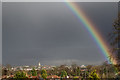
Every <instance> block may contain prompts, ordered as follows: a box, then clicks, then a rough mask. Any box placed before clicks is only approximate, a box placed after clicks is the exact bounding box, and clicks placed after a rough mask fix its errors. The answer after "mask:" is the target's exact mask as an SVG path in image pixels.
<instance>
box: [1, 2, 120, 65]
mask: <svg viewBox="0 0 120 80" xmlns="http://www.w3.org/2000/svg"><path fill="white" fill-rule="evenodd" d="M77 5H78V6H79V7H80V8H82V10H83V11H84V12H85V13H86V15H87V17H89V19H90V20H91V21H92V22H93V23H94V24H95V25H96V28H97V29H98V30H99V31H100V33H101V34H102V36H103V38H104V39H105V40H107V39H108V38H107V37H108V36H107V35H108V33H109V32H111V29H112V24H113V22H114V20H115V19H116V18H117V12H118V8H117V7H118V5H117V3H116V2H77ZM2 13H3V14H2V25H3V27H2V40H3V41H2V51H3V54H2V58H3V59H2V62H3V64H11V65H38V62H40V63H41V64H42V65H61V64H68V65H70V64H72V63H76V64H78V65H82V64H85V65H88V64H101V63H102V62H104V61H105V58H104V55H103V54H102V53H101V51H100V49H99V48H98V47H97V45H96V43H95V42H94V41H93V39H92V37H91V36H90V35H89V33H88V32H87V30H86V29H85V28H84V25H82V24H81V22H80V21H79V20H78V18H77V17H76V15H75V14H74V13H73V12H72V11H71V10H70V8H69V7H68V6H67V5H66V4H65V3H63V2H45V3H44V2H42V3H41V2H39V3H29V2H26V3H25V2H21V3H20V2H16V3H12V2H11V3H7V2H6V3H2Z"/></svg>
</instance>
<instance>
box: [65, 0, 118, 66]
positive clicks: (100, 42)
mask: <svg viewBox="0 0 120 80" xmlns="http://www.w3.org/2000/svg"><path fill="white" fill-rule="evenodd" d="M65 4H67V6H68V7H69V8H70V10H71V11H72V12H73V13H74V14H75V15H76V16H77V18H78V19H79V20H80V22H81V23H82V24H83V25H84V28H85V29H86V30H87V31H88V32H89V34H90V35H91V36H92V38H93V39H94V41H95V43H96V44H97V46H98V47H99V49H100V51H101V52H102V54H103V55H104V57H105V59H106V60H107V61H108V62H109V63H111V64H116V60H114V57H113V58H110V56H111V55H112V53H111V52H110V50H109V46H108V45H107V43H106V42H105V40H104V39H103V37H102V36H101V35H100V33H99V31H98V30H97V29H96V27H95V25H94V24H93V23H92V22H91V20H90V19H89V18H88V17H87V16H86V15H85V13H84V11H83V10H82V9H81V8H80V7H79V6H77V4H76V3H74V2H70V1H68V0H66V1H65Z"/></svg>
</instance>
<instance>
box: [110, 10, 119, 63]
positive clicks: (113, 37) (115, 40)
mask: <svg viewBox="0 0 120 80" xmlns="http://www.w3.org/2000/svg"><path fill="white" fill-rule="evenodd" d="M109 42H110V44H111V46H112V48H111V52H112V53H113V54H112V56H113V55H114V56H115V57H113V58H114V59H115V60H116V61H117V64H120V63H119V61H120V12H119V14H118V18H117V19H116V20H115V21H114V24H113V31H112V32H111V33H109ZM112 56H111V55H110V57H112Z"/></svg>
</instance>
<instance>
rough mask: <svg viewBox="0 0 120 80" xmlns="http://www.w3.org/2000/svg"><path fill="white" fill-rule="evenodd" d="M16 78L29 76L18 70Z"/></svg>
mask: <svg viewBox="0 0 120 80" xmlns="http://www.w3.org/2000/svg"><path fill="white" fill-rule="evenodd" d="M14 78H16V79H18V78H27V76H26V74H25V73H24V72H23V71H22V72H20V71H17V72H16V74H15V77H14Z"/></svg>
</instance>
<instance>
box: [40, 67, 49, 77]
mask: <svg viewBox="0 0 120 80" xmlns="http://www.w3.org/2000/svg"><path fill="white" fill-rule="evenodd" d="M47 76H48V75H47V71H46V70H45V69H43V70H42V71H41V77H42V78H43V79H46V78H47Z"/></svg>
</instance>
